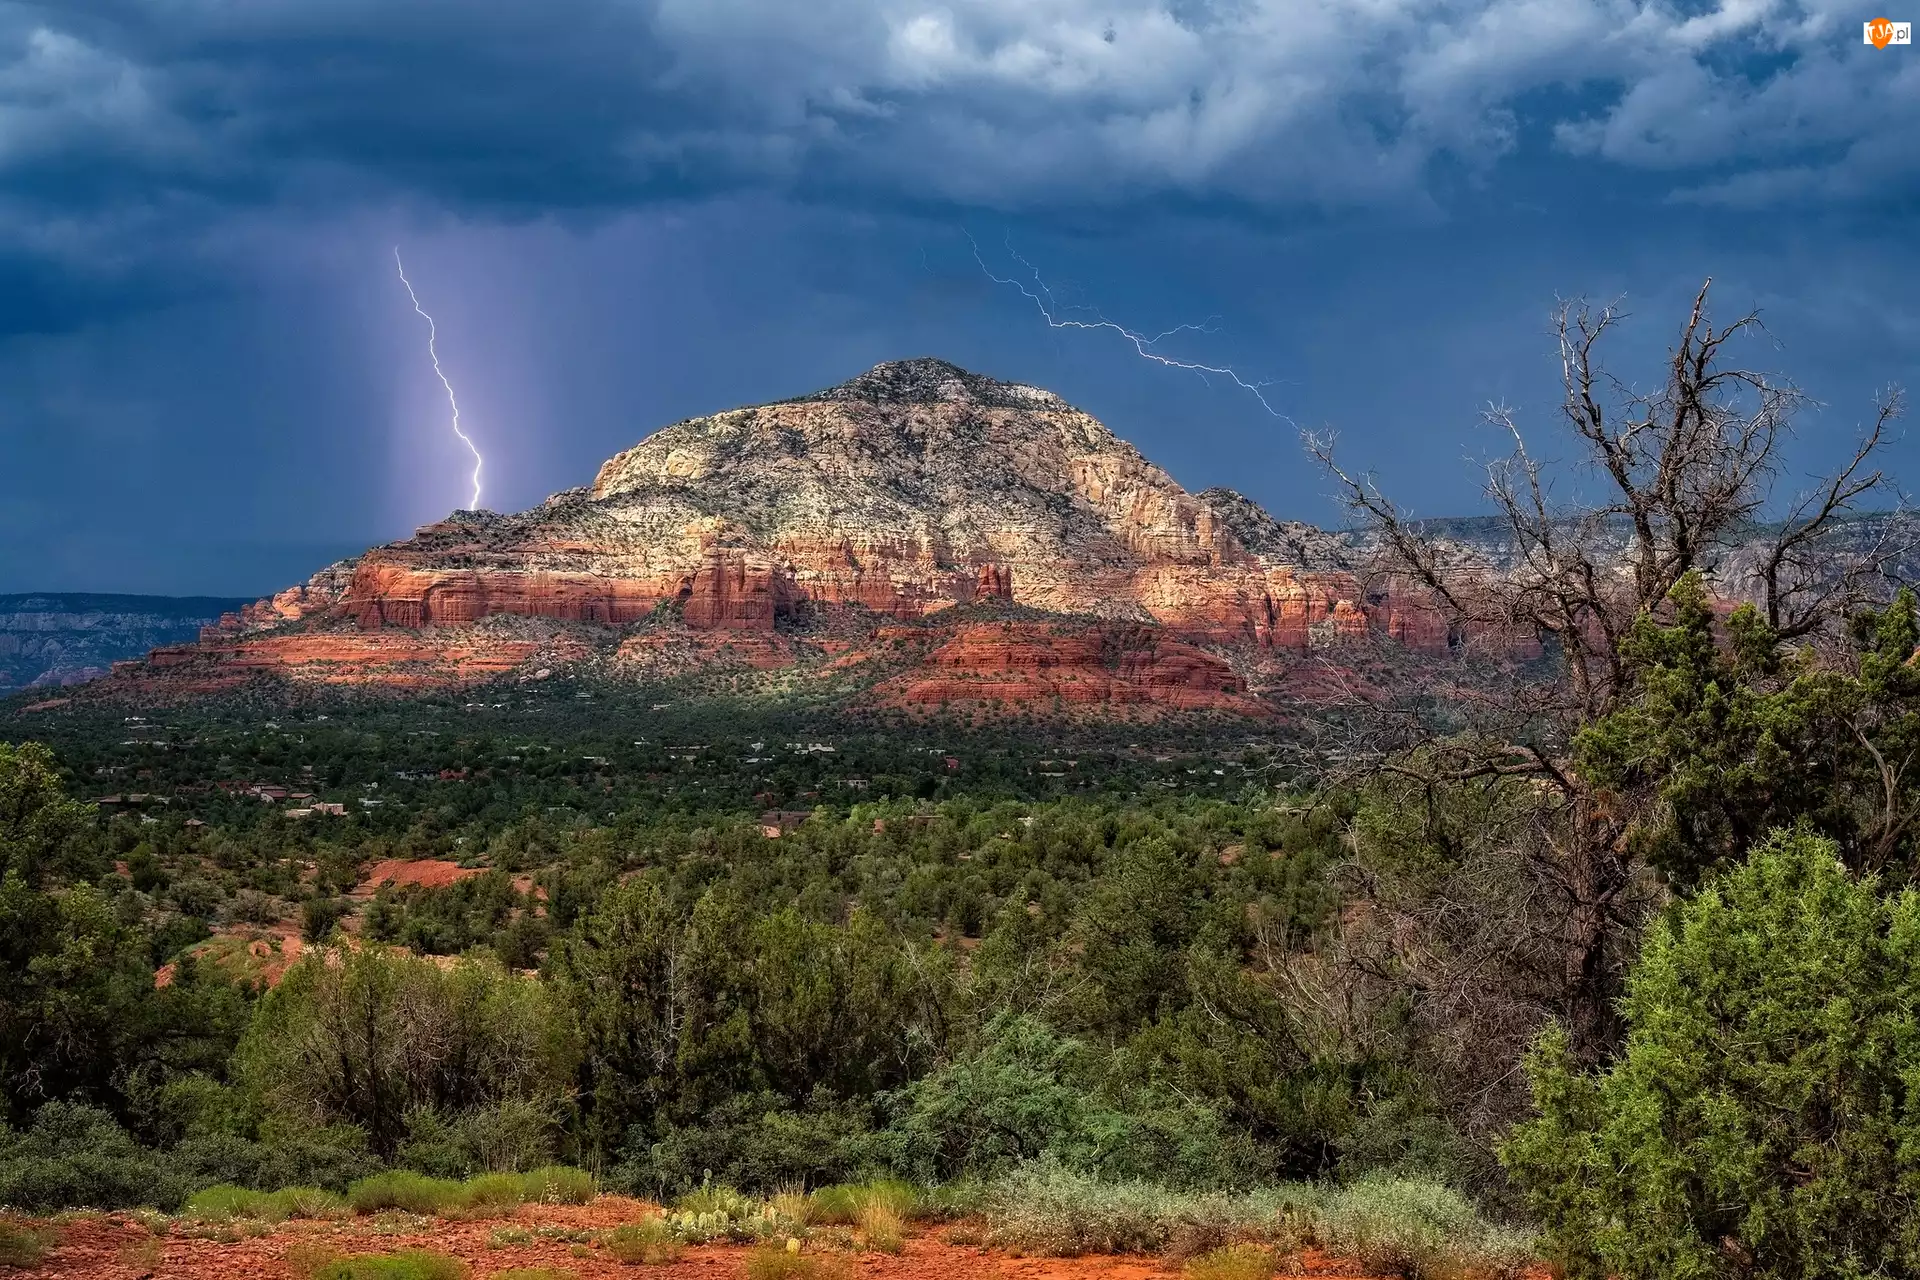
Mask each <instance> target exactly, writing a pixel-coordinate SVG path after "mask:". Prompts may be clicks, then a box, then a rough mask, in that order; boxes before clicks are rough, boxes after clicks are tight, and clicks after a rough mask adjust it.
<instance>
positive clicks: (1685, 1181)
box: [1502, 831, 1920, 1280]
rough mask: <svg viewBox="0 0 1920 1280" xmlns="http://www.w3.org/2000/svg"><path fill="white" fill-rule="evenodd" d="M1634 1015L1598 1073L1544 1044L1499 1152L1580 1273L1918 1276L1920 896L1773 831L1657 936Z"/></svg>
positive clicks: (1554, 1035) (1675, 913)
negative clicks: (1886, 886)
mask: <svg viewBox="0 0 1920 1280" xmlns="http://www.w3.org/2000/svg"><path fill="white" fill-rule="evenodd" d="M1622 1011H1623V1016H1624V1019H1625V1022H1626V1024H1627V1028H1628V1031H1627V1039H1626V1046H1625V1050H1624V1052H1623V1053H1622V1054H1621V1056H1620V1057H1619V1058H1618V1059H1617V1060H1616V1061H1614V1062H1613V1063H1612V1064H1610V1065H1609V1066H1607V1067H1606V1068H1605V1069H1603V1070H1601V1071H1599V1072H1597V1073H1596V1072H1588V1071H1584V1070H1582V1069H1581V1068H1580V1067H1579V1066H1578V1065H1577V1064H1576V1063H1575V1062H1574V1061H1573V1060H1572V1056H1571V1054H1570V1053H1569V1051H1568V1046H1567V1041H1566V1037H1565V1036H1564V1035H1562V1034H1560V1033H1558V1032H1550V1033H1549V1034H1547V1035H1546V1036H1544V1037H1543V1038H1542V1040H1541V1042H1540V1043H1539V1045H1538V1046H1537V1047H1536V1049H1535V1051H1534V1053H1533V1055H1532V1056H1531V1058H1530V1059H1529V1062H1528V1071H1529V1074H1530V1076H1531V1079H1532V1085H1533V1092H1534V1099H1535V1103H1536V1105H1537V1106H1538V1108H1539V1113H1540V1114H1539V1118H1538V1119H1536V1120H1534V1121H1532V1122H1531V1123H1528V1124H1526V1125H1523V1126H1521V1127H1520V1128H1519V1129H1518V1130H1517V1131H1516V1133H1515V1134H1514V1136H1513V1138H1512V1139H1511V1140H1510V1141H1509V1143H1508V1144H1507V1146H1506V1147H1505V1148H1504V1150H1503V1152H1502V1155H1503V1158H1504V1159H1505V1161H1506V1163H1507V1166H1508V1168H1509V1170H1510V1171H1511V1172H1512V1174H1513V1176H1514V1178H1515V1180H1516V1181H1517V1182H1519V1184H1520V1185H1521V1186H1522V1187H1523V1188H1524V1189H1525V1191H1526V1193H1527V1197H1528V1200H1529V1202H1530V1204H1531V1206H1532V1208H1533V1210H1534V1212H1535V1213H1536V1214H1537V1215H1538V1216H1539V1218H1540V1220H1541V1221H1542V1222H1543V1223H1544V1224H1545V1227H1546V1230H1547V1235H1548V1242H1549V1247H1548V1253H1549V1255H1550V1256H1551V1257H1552V1258H1553V1259H1554V1260H1555V1261H1556V1262H1558V1263H1559V1265H1560V1266H1561V1267H1562V1268H1564V1270H1565V1272H1566V1274H1567V1275H1569V1276H1572V1277H1576V1278H1577V1280H1586V1278H1587V1277H1598V1276H1603V1275H1611V1276H1618V1277H1623V1278H1624V1280H1642V1278H1651V1277H1666V1276H1701V1277H1717V1276H1735V1275H1738V1276H1742V1277H1752V1278H1753V1280H1784V1278H1785V1277H1789V1276H1792V1277H1829V1276H1831V1277H1842V1276H1860V1275H1898V1274H1914V1273H1915V1272H1916V1271H1920V1227H1916V1219H1915V1216H1914V1212H1913V1207H1912V1206H1913V1203H1914V1198H1915V1195H1916V1194H1917V1193H1920V1173H1916V1170H1915V1164H1914V1158H1913V1152H1914V1150H1915V1147H1916V1144H1917V1143H1920V1041H1917V1040H1916V1039H1915V1037H1914V1035H1913V1027H1914V1026H1915V1024H1916V1022H1917V1021H1920V894H1916V893H1915V892H1914V891H1912V890H1906V891H1903V892H1901V893H1900V894H1898V895H1897V896H1892V897H1887V896H1883V894H1882V892H1881V889H1880V887H1879V886H1878V884H1877V883H1875V882H1874V881H1873V880H1872V879H1870V878H1869V879H1862V880H1855V879H1853V878H1851V877H1849V875H1848V874H1847V872H1846V871H1845V869H1844V868H1842V867H1841V865H1840V863H1839V861H1838V858H1837V853H1836V849H1835V846H1834V845H1833V844H1832V843H1830V842H1829V841H1827V840H1825V839H1823V838H1818V837H1815V836H1813V835H1811V834H1810V833H1807V832H1805V831H1797V832H1793V833H1782V834H1778V835H1776V836H1774V837H1773V838H1771V839H1769V840H1768V841H1767V842H1766V843H1765V844H1763V845H1762V846H1760V847H1759V848H1758V849H1756V850H1755V851H1754V853H1753V855H1752V856H1751V858H1750V859H1749V860H1748V861H1747V862H1746V863H1745V864H1744V865H1742V866H1740V867H1738V868H1736V869H1734V870H1733V871H1731V872H1729V873H1727V874H1725V875H1724V876H1722V877H1721V878H1719V879H1718V880H1715V881H1711V882H1709V883H1708V885H1707V886H1706V887H1705V888H1703V889H1702V891H1701V892H1700V894H1699V895H1698V896H1697V897H1696V898H1694V899H1692V900H1691V901H1683V902H1681V903H1679V904H1677V905H1676V906H1675V907H1674V908H1673V909H1672V911H1671V913H1670V914H1669V915H1668V916H1667V917H1666V918H1665V919H1663V920H1662V921H1661V922H1660V923H1659V924H1658V926H1657V927H1656V928H1655V929H1654V930H1653V931H1652V934H1651V936H1650V937H1649V938H1648V939H1647V942H1646V946H1645V948H1644V949H1643V951H1642V953H1641V956H1640V959H1639V962H1638V963H1637V965H1636V966H1635V968H1634V971H1633V973H1632V975H1631V978H1630V980H1629V983H1628V989H1627V996H1626V999H1625V1001H1624V1002H1623V1005H1622Z"/></svg>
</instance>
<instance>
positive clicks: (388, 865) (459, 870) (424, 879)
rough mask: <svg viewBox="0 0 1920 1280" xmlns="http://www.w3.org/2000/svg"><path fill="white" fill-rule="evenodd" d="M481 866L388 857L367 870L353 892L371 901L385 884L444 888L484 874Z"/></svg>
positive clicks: (430, 859) (436, 859) (435, 859)
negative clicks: (374, 892)
mask: <svg viewBox="0 0 1920 1280" xmlns="http://www.w3.org/2000/svg"><path fill="white" fill-rule="evenodd" d="M482 874H484V872H483V871H482V870H481V869H480V868H479V867H463V866H461V865H460V864H459V863H457V862H445V861H442V860H441V859H438V858H421V859H420V860H419V861H417V862H408V861H407V860H406V859H404V858H388V859H386V860H385V861H384V862H376V863H374V864H373V865H372V866H371V867H369V868H367V874H366V875H365V877H363V878H362V879H361V881H360V885H359V887H358V888H356V889H355V890H354V891H353V895H354V896H355V897H357V898H370V897H372V896H373V891H374V890H375V889H378V888H379V887H380V886H381V885H383V884H390V885H392V886H393V887H394V888H396V889H400V888H405V887H406V886H407V885H410V884H417V885H421V886H423V887H425V888H428V889H444V888H446V887H447V886H448V885H450V884H452V883H454V882H455V881H456V880H465V879H466V878H467V877H468V876H477V875H482Z"/></svg>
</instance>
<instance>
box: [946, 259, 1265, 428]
mask: <svg viewBox="0 0 1920 1280" xmlns="http://www.w3.org/2000/svg"><path fill="white" fill-rule="evenodd" d="M967 243H968V244H970V245H972V246H973V260H974V261H975V262H977V263H979V264H980V270H981V271H983V272H985V273H986V277H987V279H989V280H991V281H993V282H994V283H995V284H1008V285H1012V286H1013V287H1014V288H1016V289H1018V290H1019V291H1020V292H1021V293H1023V294H1025V295H1026V297H1027V300H1028V301H1030V302H1032V303H1033V305H1034V307H1035V309H1036V310H1038V311H1039V312H1040V318H1041V319H1042V320H1045V321H1046V322H1047V327H1048V328H1050V329H1111V330H1112V331H1113V332H1115V333H1117V334H1119V335H1120V336H1121V337H1123V338H1125V339H1126V340H1127V341H1128V342H1130V343H1132V344H1133V350H1134V353H1135V354H1136V355H1138V356H1140V358H1141V359H1143V360H1151V361H1153V362H1154V363H1155V364H1163V365H1165V366H1167V368H1169V369H1185V370H1187V371H1188V372H1189V373H1193V374H1197V375H1198V376H1199V377H1200V379H1201V381H1203V382H1204V381H1206V378H1207V375H1208V374H1213V375H1214V376H1216V377H1222V378H1227V379H1230V380H1231V381H1232V382H1233V385H1235V386H1236V387H1239V388H1240V389H1241V390H1243V391H1247V392H1250V393H1251V394H1252V395H1253V398H1254V399H1255V400H1258V401H1259V402H1260V407H1261V408H1262V409H1265V410H1266V411H1267V412H1268V413H1270V414H1272V415H1273V416H1274V417H1276V418H1281V419H1286V420H1288V421H1291V419H1287V415H1286V414H1284V413H1281V412H1280V411H1279V410H1278V409H1276V408H1274V407H1273V406H1272V405H1271V404H1268V403H1267V397H1266V396H1265V395H1264V394H1262V392H1263V391H1264V390H1265V388H1267V387H1270V386H1272V385H1273V383H1271V382H1248V381H1247V380H1246V379H1245V378H1242V377H1241V376H1240V375H1239V374H1237V373H1235V372H1234V371H1233V370H1232V369H1229V368H1228V367H1226V366H1225V365H1211V364H1199V363H1196V362H1194V361H1191V360H1176V359H1174V358H1173V357H1172V356H1166V355H1161V354H1160V353H1159V352H1158V351H1155V350H1154V349H1153V348H1154V346H1155V345H1156V344H1158V343H1160V342H1164V341H1165V340H1166V339H1168V338H1171V337H1172V336H1173V335H1175V334H1176V333H1212V332H1213V330H1212V328H1211V327H1210V325H1211V321H1209V322H1208V323H1207V324H1182V325H1175V326H1174V327H1173V328H1171V329H1168V330H1167V331H1166V332H1165V333H1157V334H1154V335H1153V336H1152V337H1148V336H1147V335H1146V334H1144V333H1137V332H1135V331H1134V330H1132V329H1129V328H1127V327H1126V326H1125V325H1119V324H1115V323H1114V322H1113V321H1111V320H1109V319H1107V318H1106V317H1105V316H1103V315H1101V314H1100V313H1099V312H1098V311H1094V312H1093V316H1094V318H1093V319H1091V320H1075V319H1071V318H1066V319H1062V318H1061V317H1060V316H1057V315H1055V312H1056V311H1061V310H1062V308H1061V307H1060V306H1059V304H1058V303H1056V302H1055V301H1054V297H1053V290H1051V289H1049V288H1048V287H1047V283H1046V281H1044V280H1042V279H1041V278H1040V270H1039V268H1038V267H1035V266H1034V265H1033V264H1032V263H1031V262H1028V261H1027V260H1026V259H1025V258H1023V257H1021V256H1020V255H1019V254H1018V253H1015V252H1014V249H1013V245H1012V244H1008V245H1007V246H1006V250H1007V256H1008V257H1010V258H1012V259H1013V260H1014V261H1015V262H1017V263H1019V264H1020V265H1021V266H1022V267H1024V268H1026V270H1027V274H1028V275H1030V276H1032V277H1033V288H1031V289H1029V288H1028V287H1027V285H1026V283H1025V282H1024V281H1021V280H1017V279H1013V278H1011V277H1008V276H998V275H995V274H994V273H993V270H992V268H990V267H988V266H987V262H986V259H985V258H982V257H981V256H980V245H979V242H978V241H976V240H975V239H974V238H973V234H972V233H971V232H968V233H967ZM1036 290H1037V291H1038V292H1036ZM1067 310H1091V308H1080V307H1075V308H1067Z"/></svg>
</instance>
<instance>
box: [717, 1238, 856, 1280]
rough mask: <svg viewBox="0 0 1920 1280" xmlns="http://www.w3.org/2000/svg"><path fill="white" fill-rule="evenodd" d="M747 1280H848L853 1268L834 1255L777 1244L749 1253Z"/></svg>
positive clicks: (746, 1269) (745, 1272)
mask: <svg viewBox="0 0 1920 1280" xmlns="http://www.w3.org/2000/svg"><path fill="white" fill-rule="evenodd" d="M743 1271H744V1274H745V1276H746V1280H849V1278H850V1277H851V1276H852V1275H853V1268H851V1267H850V1266H848V1265H847V1261H846V1259H845V1258H842V1257H839V1256H838V1255H835V1254H821V1253H803V1252H801V1251H800V1250H798V1249H789V1248H783V1247H781V1246H780V1245H776V1244H766V1245H761V1246H760V1247H759V1248H757V1249H755V1250H753V1251H752V1252H751V1253H749V1254H748V1255H747V1260H746V1262H745V1264H744V1267H743Z"/></svg>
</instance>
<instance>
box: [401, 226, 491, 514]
mask: <svg viewBox="0 0 1920 1280" xmlns="http://www.w3.org/2000/svg"><path fill="white" fill-rule="evenodd" d="M393 265H394V267H395V269H397V270H398V271H399V272H400V283H401V284H403V285H405V286H407V297H408V298H410V299H411V300H412V301H413V309H414V310H415V311H417V312H419V313H420V318H421V319H422V320H425V321H426V322H427V355H428V356H429V357H431V358H432V360H433V372H434V376H435V377H437V378H439V379H440V385H441V386H443V387H445V388H446V389H447V404H448V405H449V406H451V407H452V409H453V434H455V435H457V436H459V437H460V443H461V444H464V445H465V446H467V452H468V453H471V454H472V455H473V501H472V502H470V503H468V504H467V510H469V511H478V510H479V509H480V468H481V467H483V466H485V465H486V461H487V460H486V459H485V458H482V457H481V456H480V450H479V449H477V448H475V447H474V443H473V441H472V440H471V439H470V438H469V437H468V436H467V433H466V432H464V431H462V430H461V429H460V402H459V401H458V400H456V399H454V398H453V384H452V383H451V382H448V381H447V375H446V373H445V372H444V371H443V370H442V369H441V368H440V350H439V348H438V347H437V346H436V345H435V341H436V340H437V339H438V338H439V336H440V331H439V330H438V329H437V328H435V326H434V323H433V317H432V316H430V315H428V314H427V312H426V308H424V307H422V306H421V305H420V296H419V295H418V294H416V293H415V292H414V291H413V281H411V280H409V279H407V269H406V267H405V266H404V265H402V263H401V261H400V246H399V245H395V246H394V247H393Z"/></svg>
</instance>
